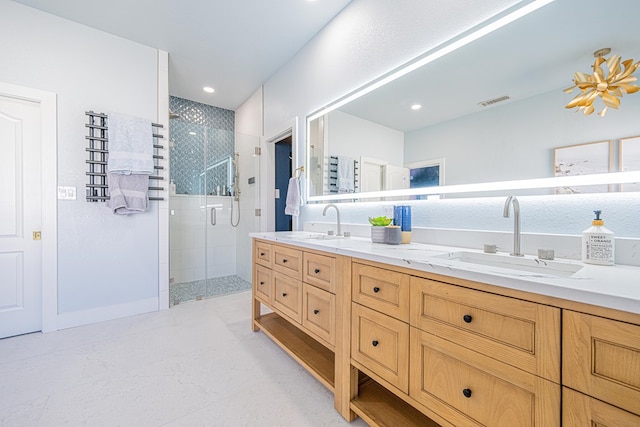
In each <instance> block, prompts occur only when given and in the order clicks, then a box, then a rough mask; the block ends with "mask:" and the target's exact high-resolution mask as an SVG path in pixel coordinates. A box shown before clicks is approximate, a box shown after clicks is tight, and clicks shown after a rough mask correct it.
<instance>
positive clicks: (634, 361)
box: [562, 310, 640, 415]
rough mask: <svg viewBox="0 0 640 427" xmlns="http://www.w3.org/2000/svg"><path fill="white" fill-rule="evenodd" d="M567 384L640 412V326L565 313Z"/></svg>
mask: <svg viewBox="0 0 640 427" xmlns="http://www.w3.org/2000/svg"><path fill="white" fill-rule="evenodd" d="M562 339H563V347H562V358H563V360H562V372H563V384H564V385H566V386H567V387H571V388H573V389H575V390H579V391H581V392H582V393H584V394H587V395H589V396H593V397H595V398H597V399H600V400H602V401H605V402H607V403H610V404H611V405H614V406H618V407H620V408H623V409H625V410H627V411H630V412H632V413H634V414H636V415H640V326H638V325H632V324H628V323H625V322H619V321H615V320H611V319H606V318H602V317H598V316H592V315H589V314H584V313H577V312H574V311H570V310H565V311H564V313H563V335H562Z"/></svg>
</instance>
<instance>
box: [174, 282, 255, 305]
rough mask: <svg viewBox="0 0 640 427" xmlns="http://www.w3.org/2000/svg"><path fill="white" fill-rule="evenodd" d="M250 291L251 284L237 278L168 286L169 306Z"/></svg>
mask: <svg viewBox="0 0 640 427" xmlns="http://www.w3.org/2000/svg"><path fill="white" fill-rule="evenodd" d="M249 289H251V283H250V282H247V281H246V280H244V279H242V278H240V277H238V276H224V277H214V278H211V279H206V280H195V281H193V282H184V283H172V284H171V285H169V306H170V307H171V306H174V305H177V304H180V303H181V302H187V301H197V300H201V299H205V298H211V297H215V296H220V295H228V294H232V293H236V292H241V291H246V290H249Z"/></svg>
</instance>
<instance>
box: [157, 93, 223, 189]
mask: <svg viewBox="0 0 640 427" xmlns="http://www.w3.org/2000/svg"><path fill="white" fill-rule="evenodd" d="M169 106H170V108H171V111H172V112H174V113H176V114H179V115H180V117H179V118H175V119H171V123H170V136H169V139H170V147H171V156H170V174H171V176H170V178H171V179H172V180H173V182H174V184H175V185H176V193H177V194H216V189H217V187H218V186H220V191H221V192H222V189H223V187H224V188H226V189H228V188H229V186H230V185H231V181H230V177H231V176H232V174H233V170H232V166H231V160H232V159H233V152H234V144H235V140H234V121H235V113H234V112H233V111H231V110H225V109H224V108H218V107H213V106H211V105H205V104H201V103H199V102H195V101H190V100H188V99H183V98H178V97H175V96H172V97H170V98H169ZM205 170H207V174H206V181H205V174H204V172H205Z"/></svg>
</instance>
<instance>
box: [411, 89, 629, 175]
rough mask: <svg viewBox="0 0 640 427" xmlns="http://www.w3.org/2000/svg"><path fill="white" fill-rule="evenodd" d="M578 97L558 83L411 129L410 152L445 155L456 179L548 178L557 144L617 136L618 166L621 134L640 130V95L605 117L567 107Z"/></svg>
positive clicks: (626, 99) (449, 171) (615, 153)
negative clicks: (556, 86)
mask: <svg viewBox="0 0 640 427" xmlns="http://www.w3.org/2000/svg"><path fill="white" fill-rule="evenodd" d="M572 98H573V96H571V95H567V94H566V93H563V92H562V90H561V89H558V90H555V91H552V92H547V93H544V94H542V95H538V96H535V97H532V98H528V99H524V100H522V101H518V102H510V103H505V104H503V105H496V106H495V107H494V108H490V109H488V110H486V111H483V112H481V113H476V114H472V115H468V116H466V117H462V118H459V119H456V120H450V121H447V122H445V123H441V124H439V125H435V126H430V127H428V128H425V129H421V130H417V131H414V132H408V133H407V134H406V135H405V146H404V149H405V152H404V155H405V158H406V159H411V161H420V160H429V159H433V158H441V157H443V158H445V159H446V169H445V182H446V183H447V184H450V185H452V184H467V183H470V182H489V181H502V180H508V179H528V178H546V177H549V176H553V170H554V156H553V155H554V148H556V147H563V146H567V145H574V144H583V143H587V142H597V141H603V140H613V143H614V144H613V153H612V154H613V155H612V165H613V168H612V170H614V171H617V170H618V150H617V147H618V139H619V138H625V137H630V136H637V135H640V122H639V121H638V119H637V117H638V116H639V115H640V96H625V97H624V98H623V99H622V105H621V107H620V109H619V110H617V111H616V110H610V111H609V112H608V114H607V115H606V116H605V117H598V116H596V114H595V113H594V114H593V115H591V116H589V117H585V116H584V114H582V113H581V112H580V113H577V112H576V111H575V110H567V109H565V108H564V105H565V104H567V103H568V102H569V101H570V100H571V99H572ZM597 102H598V103H599V102H600V101H597ZM498 153H499V154H498Z"/></svg>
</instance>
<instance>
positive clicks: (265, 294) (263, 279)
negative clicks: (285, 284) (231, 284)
mask: <svg viewBox="0 0 640 427" xmlns="http://www.w3.org/2000/svg"><path fill="white" fill-rule="evenodd" d="M255 269H256V277H255V282H254V284H253V286H254V288H255V290H256V297H258V298H260V299H261V300H263V301H265V302H270V301H271V294H272V293H273V290H272V288H273V283H272V281H271V270H269V269H268V268H265V267H263V266H261V265H256V266H255Z"/></svg>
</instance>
